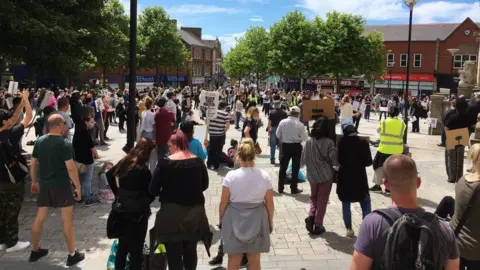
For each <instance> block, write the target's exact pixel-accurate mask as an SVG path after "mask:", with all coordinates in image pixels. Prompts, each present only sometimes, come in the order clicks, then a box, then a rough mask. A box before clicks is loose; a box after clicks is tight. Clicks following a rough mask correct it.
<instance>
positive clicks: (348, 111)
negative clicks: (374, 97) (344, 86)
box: [340, 102, 353, 121]
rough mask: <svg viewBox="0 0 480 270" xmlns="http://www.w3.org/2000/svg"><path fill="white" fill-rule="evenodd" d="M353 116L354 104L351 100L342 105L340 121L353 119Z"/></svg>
mask: <svg viewBox="0 0 480 270" xmlns="http://www.w3.org/2000/svg"><path fill="white" fill-rule="evenodd" d="M352 117H353V106H352V104H351V103H350V102H346V103H345V104H343V106H340V121H342V120H346V119H349V120H352Z"/></svg>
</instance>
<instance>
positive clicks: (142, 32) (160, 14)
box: [138, 7, 188, 76]
mask: <svg viewBox="0 0 480 270" xmlns="http://www.w3.org/2000/svg"><path fill="white" fill-rule="evenodd" d="M138 41H139V54H140V57H139V65H140V67H144V68H155V70H156V75H157V76H159V75H160V68H161V67H162V66H164V67H166V66H183V65H184V63H185V61H186V58H185V56H187V55H188V54H187V53H186V52H185V46H184V44H183V42H182V39H181V37H180V35H179V34H178V32H177V27H176V25H175V23H174V22H173V21H172V20H171V19H170V17H169V16H168V15H167V13H166V12H165V10H164V9H163V8H161V7H151V8H146V9H145V10H144V12H143V14H141V15H140V17H139V24H138Z"/></svg>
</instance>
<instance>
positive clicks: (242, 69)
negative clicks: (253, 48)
mask: <svg viewBox="0 0 480 270" xmlns="http://www.w3.org/2000/svg"><path fill="white" fill-rule="evenodd" d="M250 56H251V54H250V50H249V48H248V45H247V42H246V41H245V39H240V40H238V42H237V45H236V46H235V47H234V48H232V49H230V51H229V52H228V53H227V55H225V57H224V59H223V63H222V67H223V68H224V69H225V72H226V73H227V74H228V76H230V77H231V78H233V79H237V80H240V79H242V78H245V77H247V76H249V75H250V73H251V72H252V69H251V68H252V64H251V63H250V62H251V61H252V58H251V57H250Z"/></svg>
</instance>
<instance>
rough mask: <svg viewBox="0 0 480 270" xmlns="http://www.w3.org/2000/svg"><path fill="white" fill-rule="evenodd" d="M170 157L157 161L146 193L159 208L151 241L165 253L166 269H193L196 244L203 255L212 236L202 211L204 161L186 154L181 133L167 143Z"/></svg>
mask: <svg viewBox="0 0 480 270" xmlns="http://www.w3.org/2000/svg"><path fill="white" fill-rule="evenodd" d="M168 146H169V148H170V153H171V155H170V156H169V157H168V158H167V159H160V160H159V161H158V164H157V168H156V169H155V172H154V173H153V178H152V182H151V184H150V193H151V194H152V195H153V196H159V201H160V203H161V208H160V210H159V211H158V213H157V217H156V220H155V242H156V243H163V244H164V245H165V248H166V250H167V261H168V268H169V269H187V270H194V269H196V268H197V259H198V258H197V243H198V242H199V241H203V242H204V244H205V247H206V249H207V252H209V248H210V245H211V242H212V233H211V232H210V226H209V224H208V219H207V214H206V212H205V197H204V196H203V192H204V191H205V190H207V188H208V184H209V180H208V172H207V167H206V166H205V162H204V161H203V160H202V159H201V158H199V157H197V156H195V155H194V154H192V152H190V148H189V143H188V139H187V136H186V135H185V134H184V133H183V132H182V131H181V130H177V133H176V134H174V135H172V137H171V138H170V141H169V142H168Z"/></svg>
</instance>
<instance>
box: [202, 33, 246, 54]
mask: <svg viewBox="0 0 480 270" xmlns="http://www.w3.org/2000/svg"><path fill="white" fill-rule="evenodd" d="M243 36H245V32H241V33H234V34H226V35H221V36H218V40H219V41H220V43H221V44H222V51H223V53H224V54H226V53H227V52H228V51H230V49H231V48H233V47H235V45H236V44H237V40H238V39H239V38H242V37H243ZM216 38H217V37H214V36H212V35H203V39H216Z"/></svg>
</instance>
